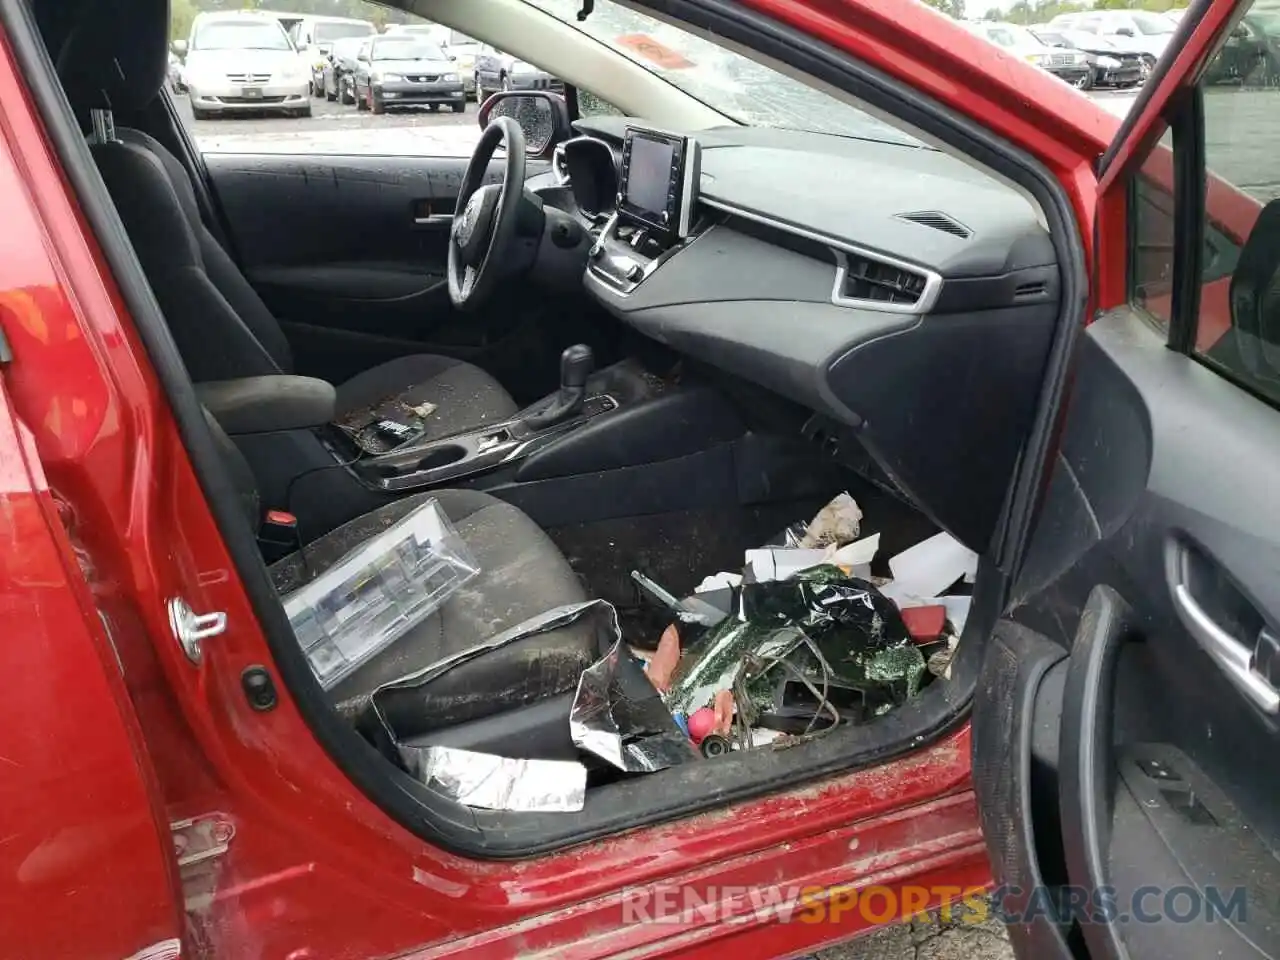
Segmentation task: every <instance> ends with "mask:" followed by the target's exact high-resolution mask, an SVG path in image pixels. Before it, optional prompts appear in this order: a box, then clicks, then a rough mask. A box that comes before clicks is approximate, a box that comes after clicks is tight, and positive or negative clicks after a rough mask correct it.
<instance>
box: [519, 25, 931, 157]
mask: <svg viewBox="0 0 1280 960" xmlns="http://www.w3.org/2000/svg"><path fill="white" fill-rule="evenodd" d="M528 2H530V3H532V4H533V6H535V7H538V8H539V9H541V10H544V11H546V12H547V13H549V14H551V15H552V16H553V17H556V18H557V19H559V20H561V21H563V22H564V23H565V24H566V25H568V26H570V27H573V28H574V29H577V30H581V31H583V32H584V33H586V34H588V35H589V36H591V37H593V38H595V39H596V40H599V41H600V42H601V43H604V44H605V45H607V46H609V47H611V48H613V49H614V50H616V51H618V52H619V53H621V54H623V55H624V56H626V57H627V58H628V59H630V60H633V61H635V62H636V63H638V64H639V65H640V66H642V67H644V68H645V69H646V70H648V71H650V72H651V73H654V74H656V75H657V76H660V77H661V78H662V79H663V80H666V81H667V82H668V83H670V84H672V85H673V86H676V87H679V88H680V89H681V90H683V91H684V92H685V93H687V94H689V95H690V96H692V97H696V98H697V99H698V100H701V101H702V102H703V103H705V104H706V105H707V106H709V107H711V108H712V109H714V110H716V111H718V112H720V113H723V114H724V115H725V116H727V117H730V118H732V119H733V120H735V121H737V122H738V123H742V124H745V125H747V126H753V127H778V128H785V129H793V130H808V131H812V132H815V133H830V134H836V135H839V136H846V137H856V138H859V139H865V140H878V141H885V142H889V143H898V144H903V145H907V146H923V144H921V143H920V141H918V140H916V139H914V138H912V137H909V136H907V135H906V134H905V133H902V132H901V131H899V130H898V129H896V128H895V127H892V126H890V125H889V124H887V123H884V122H882V121H880V120H877V119H876V118H875V117H873V116H871V115H870V114H868V113H865V112H864V111H862V110H859V109H857V108H855V107H851V106H849V105H848V104H846V103H843V102H841V101H839V100H837V99H836V98H835V97H832V96H830V95H829V94H826V93H823V92H822V91H820V90H816V89H814V88H813V87H811V86H809V85H808V84H806V83H803V82H802V81H800V80H796V79H794V78H793V77H789V76H787V75H785V74H782V73H779V72H778V71H777V70H772V69H770V68H769V67H766V66H764V65H762V64H759V63H756V62H755V61H754V60H752V59H750V58H748V57H746V56H744V55H743V54H740V53H735V52H734V51H732V50H729V49H727V48H726V47H722V46H718V45H717V44H715V43H713V42H712V41H710V40H707V39H705V38H703V37H701V36H697V35H695V34H692V33H689V32H688V31H686V30H682V29H680V28H679V27H673V26H671V25H670V24H666V23H663V22H662V21H660V20H657V19H655V18H653V17H650V16H646V15H645V14H642V13H637V12H636V11H634V10H629V9H627V8H626V7H623V6H620V5H618V4H616V3H612V2H611V0H596V3H595V8H594V10H593V12H592V13H591V15H590V16H589V17H587V19H586V21H585V22H579V21H578V19H577V13H578V10H579V9H581V6H582V2H581V0H528Z"/></svg>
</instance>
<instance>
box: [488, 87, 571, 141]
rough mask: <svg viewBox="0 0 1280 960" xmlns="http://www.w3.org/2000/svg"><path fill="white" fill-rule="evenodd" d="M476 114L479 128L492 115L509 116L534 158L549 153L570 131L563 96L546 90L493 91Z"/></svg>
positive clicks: (569, 134)
mask: <svg viewBox="0 0 1280 960" xmlns="http://www.w3.org/2000/svg"><path fill="white" fill-rule="evenodd" d="M476 117H477V119H478V120H479V121H480V129H481V130H483V129H484V128H485V127H487V126H488V125H489V120H490V119H491V118H492V117H511V118H512V119H513V120H515V122H516V123H518V124H520V130H521V132H523V133H524V142H525V155H526V156H529V157H534V158H545V157H548V156H550V155H551V151H552V150H554V149H555V147H556V145H557V144H559V143H563V142H564V141H565V140H568V139H569V137H570V136H572V134H573V127H571V126H570V125H569V107H568V105H567V104H566V103H565V100H564V97H562V96H560V94H558V93H548V92H547V91H545V90H529V91H521V92H515V91H507V92H503V93H495V94H493V95H491V96H490V97H489V99H487V100H486V101H485V102H484V103H482V104H481V105H480V110H479V111H478V113H477V115H476Z"/></svg>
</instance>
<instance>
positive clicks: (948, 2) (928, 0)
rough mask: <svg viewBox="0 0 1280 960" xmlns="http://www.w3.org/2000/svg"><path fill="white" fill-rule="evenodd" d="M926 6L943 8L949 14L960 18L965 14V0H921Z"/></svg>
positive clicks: (936, 8)
mask: <svg viewBox="0 0 1280 960" xmlns="http://www.w3.org/2000/svg"><path fill="white" fill-rule="evenodd" d="M920 2H921V3H923V4H924V5H925V6H926V7H933V9H935V10H941V11H942V12H943V13H945V14H947V15H948V16H952V17H955V18H956V19H957V20H959V19H960V18H961V17H963V16H964V0H920Z"/></svg>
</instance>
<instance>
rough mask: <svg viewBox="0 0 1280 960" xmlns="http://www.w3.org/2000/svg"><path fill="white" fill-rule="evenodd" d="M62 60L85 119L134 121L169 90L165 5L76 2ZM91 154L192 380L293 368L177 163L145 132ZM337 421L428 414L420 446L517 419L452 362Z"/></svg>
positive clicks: (403, 378) (384, 372) (381, 384)
mask: <svg viewBox="0 0 1280 960" xmlns="http://www.w3.org/2000/svg"><path fill="white" fill-rule="evenodd" d="M80 6H81V11H80V13H79V16H78V18H77V20H76V23H75V26H74V27H73V28H72V29H71V32H70V34H69V35H68V36H67V39H66V41H65V42H64V43H63V44H62V46H61V49H60V50H59V52H58V57H57V68H58V75H59V77H60V78H61V80H62V84H63V88H64V89H65V91H66V94H67V97H68V99H69V100H70V102H71V106H72V107H73V108H74V110H75V111H76V114H77V116H79V117H81V119H82V120H84V119H87V118H90V116H91V111H95V110H96V111H106V112H107V113H106V115H107V116H109V115H110V111H111V110H113V109H114V110H126V111H138V110H142V109H143V108H145V107H146V106H147V105H148V104H150V103H151V102H152V101H153V100H154V99H155V98H156V97H157V96H158V95H159V94H160V91H161V89H162V88H163V86H164V82H165V76H166V71H167V69H168V34H169V0H130V3H128V4H125V5H118V4H112V3H87V4H81V5H80ZM90 149H91V151H92V153H93V155H94V159H95V161H96V162H97V165H98V170H99V172H100V173H101V175H102V178H103V180H104V181H105V183H106V186H107V190H108V192H109V193H110V195H111V199H112V200H113V201H114V203H115V206H116V209H117V211H118V212H119V214H120V218H121V220H122V221H123V222H124V226H125V230H126V231H127V232H128V234H129V240H130V241H131V243H132V244H133V248H134V250H135V252H136V253H137V256H138V259H139V261H140V262H141V264H142V268H143V271H144V272H145V274H146V276H147V280H148V282H149V283H150V285H151V288H152V290H153V291H154V293H155V296H156V300H157V302H158V303H159V305H160V309H161V311H162V312H163V313H164V316H165V319H166V321H167V323H168V325H169V329H170V331H171V332H172V334H173V338H174V341H175V342H176V343H177V346H178V350H179V352H180V353H181V354H182V359H183V361H184V362H185V364H186V366H187V371H188V373H189V374H190V375H191V378H192V379H193V380H195V381H196V382H197V383H199V382H203V381H209V380H235V379H239V378H241V377H254V376H271V375H275V374H287V373H291V372H292V370H293V357H292V354H291V352H290V349H289V342H288V340H287V339H286V337H285V334H284V331H283V329H281V327H280V323H279V321H277V320H276V318H275V317H274V316H272V314H271V311H270V310H268V309H267V306H266V304H265V303H263V302H262V299H261V298H260V297H259V296H258V294H257V293H256V292H255V291H254V289H253V287H252V286H250V284H249V282H248V280H246V279H245V277H244V275H243V274H242V273H241V272H240V270H239V268H238V267H237V266H236V264H235V262H234V261H233V260H232V259H231V257H230V256H229V255H228V254H227V252H226V250H224V249H223V247H222V245H221V244H220V243H219V242H218V240H217V239H216V238H215V237H214V235H213V234H212V233H211V232H210V231H209V229H208V227H206V226H205V223H204V221H203V220H202V219H201V217H200V210H199V207H198V205H197V202H196V196H195V191H194V189H193V188H192V185H191V180H190V178H189V177H188V174H187V171H186V168H185V167H183V165H182V163H181V162H180V161H179V160H178V159H177V158H176V157H175V156H174V155H173V154H172V153H170V152H169V151H168V150H166V149H165V148H164V146H163V145H161V144H160V143H159V141H157V140H156V139H155V138H153V137H151V136H149V135H148V134H146V133H143V132H142V131H140V130H133V129H129V128H124V127H121V128H118V129H116V130H115V131H114V133H111V132H110V131H109V130H108V131H106V135H105V136H103V132H102V131H95V133H94V135H93V137H92V140H91V148H90ZM335 389H336V391H337V403H336V419H339V420H341V419H345V418H347V417H349V416H351V415H353V414H358V413H360V412H362V411H365V410H370V409H372V408H375V407H380V406H381V405H383V404H384V403H387V402H388V401H396V400H399V401H401V402H404V403H407V404H410V405H412V406H418V405H420V404H423V403H431V404H434V405H435V410H434V411H433V412H432V413H431V415H430V416H429V417H427V419H426V423H425V424H424V426H425V428H426V436H427V438H429V439H430V438H434V437H441V436H447V435H448V434H452V433H457V432H460V431H463V430H466V429H469V428H472V427H478V426H482V425H484V424H486V423H491V422H495V421H502V420H506V419H508V418H510V417H511V416H512V415H514V414H515V413H516V412H517V410H518V407H517V405H516V403H515V401H514V400H513V399H512V398H511V396H510V394H508V393H507V391H506V390H504V389H503V388H502V386H501V385H500V384H499V383H498V382H497V381H496V380H495V379H494V378H493V377H491V376H490V375H489V374H487V373H485V372H484V371H483V370H481V369H480V368H479V367H477V366H474V365H472V364H469V363H464V362H462V361H460V360H455V359H453V358H450V357H445V356H438V355H435V354H415V355H411V356H404V357H399V358H397V359H395V360H392V361H390V362H388V363H384V364H382V365H380V366H377V367H374V368H372V369H370V370H366V371H364V372H363V373H360V374H358V375H356V376H355V377H353V378H351V379H350V380H348V381H346V382H345V383H341V384H337V385H336V388H335Z"/></svg>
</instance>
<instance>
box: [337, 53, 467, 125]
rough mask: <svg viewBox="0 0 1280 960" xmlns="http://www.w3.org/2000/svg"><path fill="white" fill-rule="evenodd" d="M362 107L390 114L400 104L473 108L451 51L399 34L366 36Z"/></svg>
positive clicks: (358, 77) (358, 81) (358, 88)
mask: <svg viewBox="0 0 1280 960" xmlns="http://www.w3.org/2000/svg"><path fill="white" fill-rule="evenodd" d="M354 87H355V98H356V107H357V109H360V110H372V111H373V112H374V113H386V112H387V110H388V109H390V108H395V107H409V106H427V107H430V108H431V110H433V111H435V110H438V109H439V108H440V107H441V106H448V107H449V108H450V109H452V110H453V112H454V113H462V111H463V110H465V109H466V107H467V95H466V91H465V90H464V88H463V85H462V78H461V77H460V76H459V75H458V71H457V68H456V67H455V66H454V65H453V61H452V60H450V59H449V55H448V54H447V53H445V52H444V50H442V49H441V48H440V46H439V45H438V44H435V43H432V42H431V41H430V40H427V39H424V38H422V37H415V36H403V35H398V34H391V35H383V36H379V37H373V38H371V39H367V40H364V41H363V42H362V43H361V45H360V49H359V51H358V52H357V54H356V72H355V78H354Z"/></svg>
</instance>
